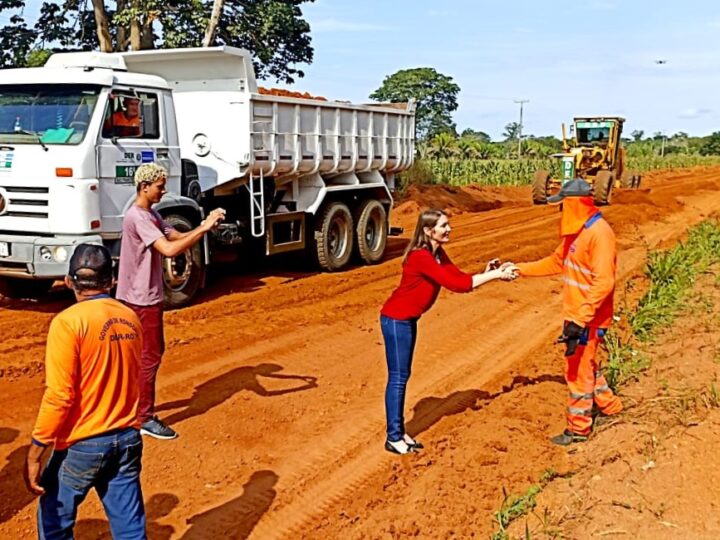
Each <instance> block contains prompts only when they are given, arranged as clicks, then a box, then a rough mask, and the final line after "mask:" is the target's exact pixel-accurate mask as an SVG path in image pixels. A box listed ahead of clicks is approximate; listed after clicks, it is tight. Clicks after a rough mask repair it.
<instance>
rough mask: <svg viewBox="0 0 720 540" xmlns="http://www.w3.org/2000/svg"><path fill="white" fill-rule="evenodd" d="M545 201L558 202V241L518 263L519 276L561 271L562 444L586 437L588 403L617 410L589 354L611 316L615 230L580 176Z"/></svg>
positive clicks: (558, 441) (590, 406)
mask: <svg viewBox="0 0 720 540" xmlns="http://www.w3.org/2000/svg"><path fill="white" fill-rule="evenodd" d="M548 202H551V203H559V202H562V203H563V208H562V217H561V221H560V236H561V238H562V242H561V243H560V245H559V246H558V247H557V249H556V250H555V251H554V252H553V253H552V255H550V256H548V257H545V258H544V259H541V260H539V261H535V262H531V263H520V264H518V265H517V271H518V273H519V275H521V276H550V275H554V274H562V276H563V278H562V279H563V282H564V283H563V316H564V319H565V322H564V325H563V333H562V336H561V337H560V341H561V342H564V343H565V345H566V351H565V359H566V361H567V362H566V366H565V381H566V382H567V385H568V391H569V395H568V406H567V429H565V431H564V432H563V433H561V434H560V435H557V436H555V437H553V438H552V439H551V440H552V442H553V443H555V444H559V445H562V446H566V445H569V444H571V443H573V442H579V441H585V440H587V437H588V435H589V434H590V431H591V430H592V425H593V404H594V405H595V406H596V407H597V409H598V410H599V412H600V414H603V415H606V416H610V415H613V414H617V413H619V412H620V411H622V403H621V401H620V399H619V398H618V397H617V396H616V395H615V394H613V392H612V390H611V389H610V387H609V386H608V384H607V381H606V380H605V377H604V376H603V374H602V372H601V371H600V365H599V362H598V361H597V360H596V358H595V354H596V352H597V349H598V346H599V344H600V342H601V341H602V339H603V337H604V335H605V332H606V331H607V329H608V327H609V326H610V323H611V322H612V316H613V294H614V292H615V266H616V259H617V251H616V246H615V234H614V233H613V231H612V229H611V228H610V225H609V224H608V222H607V221H605V220H604V219H603V217H602V214H601V213H600V211H599V210H598V209H597V208H596V207H595V204H594V201H593V197H592V187H591V186H590V184H588V183H587V182H585V181H584V180H581V179H575V180H571V181H569V182H567V183H566V184H565V185H564V186H563V187H562V189H561V190H560V193H558V194H557V195H556V196H554V197H549V198H548Z"/></svg>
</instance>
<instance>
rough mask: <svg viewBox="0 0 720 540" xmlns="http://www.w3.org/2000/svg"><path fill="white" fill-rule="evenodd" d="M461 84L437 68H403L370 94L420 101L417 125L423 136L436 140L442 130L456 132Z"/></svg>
mask: <svg viewBox="0 0 720 540" xmlns="http://www.w3.org/2000/svg"><path fill="white" fill-rule="evenodd" d="M459 93H460V87H459V86H458V85H457V84H455V83H454V82H453V80H452V77H449V76H447V75H443V74H442V73H438V72H437V71H435V70H434V69H433V68H428V67H424V68H414V69H403V70H400V71H398V72H396V73H395V74H393V75H390V76H388V77H386V78H385V80H384V81H383V83H382V86H380V88H378V89H377V90H375V91H374V92H373V93H372V94H370V99H374V100H376V101H390V102H403V101H407V100H409V99H411V98H413V99H415V101H416V102H417V105H416V106H417V109H416V113H415V126H416V131H417V136H418V138H420V139H432V138H433V137H435V136H436V135H439V134H440V133H450V134H452V135H455V122H453V119H452V113H453V112H454V111H455V110H457V108H458V101H457V96H458V94H459Z"/></svg>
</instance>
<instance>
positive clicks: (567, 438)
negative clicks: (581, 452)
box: [550, 429, 588, 446]
mask: <svg viewBox="0 0 720 540" xmlns="http://www.w3.org/2000/svg"><path fill="white" fill-rule="evenodd" d="M587 440H588V437H587V435H579V434H577V433H573V432H572V431H569V430H567V429H566V430H565V431H563V432H562V433H561V434H560V435H555V436H554V437H552V438H551V439H550V442H552V443H553V444H557V445H559V446H569V445H571V444H573V443H578V442H585V441H587Z"/></svg>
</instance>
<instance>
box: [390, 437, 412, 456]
mask: <svg viewBox="0 0 720 540" xmlns="http://www.w3.org/2000/svg"><path fill="white" fill-rule="evenodd" d="M385 450H387V451H388V452H390V453H392V454H400V455H403V454H412V453H413V452H415V447H414V446H411V445H409V444H408V443H406V442H405V441H403V440H402V439H400V440H399V441H395V442H390V441H385Z"/></svg>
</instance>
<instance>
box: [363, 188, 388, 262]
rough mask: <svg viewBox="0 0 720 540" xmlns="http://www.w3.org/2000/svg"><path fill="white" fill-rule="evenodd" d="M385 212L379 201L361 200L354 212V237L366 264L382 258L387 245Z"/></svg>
mask: <svg viewBox="0 0 720 540" xmlns="http://www.w3.org/2000/svg"><path fill="white" fill-rule="evenodd" d="M387 233H388V223H387V212H386V211H385V207H384V206H383V205H382V203H381V202H380V201H377V200H375V199H369V200H367V201H363V202H362V203H361V204H360V206H359V207H358V208H357V210H356V212H355V239H356V242H357V252H358V255H359V256H360V259H361V260H362V261H364V262H365V263H366V264H375V263H378V262H380V261H381V260H382V258H383V255H385V246H386V245H387Z"/></svg>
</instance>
